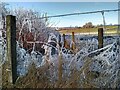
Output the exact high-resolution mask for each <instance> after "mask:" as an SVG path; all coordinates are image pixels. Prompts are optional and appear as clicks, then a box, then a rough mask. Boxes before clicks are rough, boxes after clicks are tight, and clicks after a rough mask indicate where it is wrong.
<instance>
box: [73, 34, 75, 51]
mask: <svg viewBox="0 0 120 90" xmlns="http://www.w3.org/2000/svg"><path fill="white" fill-rule="evenodd" d="M72 50H75V35H74V32H72Z"/></svg>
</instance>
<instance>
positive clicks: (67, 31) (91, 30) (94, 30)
mask: <svg viewBox="0 0 120 90" xmlns="http://www.w3.org/2000/svg"><path fill="white" fill-rule="evenodd" d="M98 28H100V27H95V28H76V29H61V30H58V31H59V32H60V33H61V34H71V33H72V32H74V33H75V34H96V35H97V33H98ZM114 28H116V29H114ZM117 28H118V27H117V26H106V29H110V30H106V31H105V34H117V33H118V31H117ZM119 33H120V32H119Z"/></svg>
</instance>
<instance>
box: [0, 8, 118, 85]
mask: <svg viewBox="0 0 120 90" xmlns="http://www.w3.org/2000/svg"><path fill="white" fill-rule="evenodd" d="M14 12H15V13H12V12H11V13H12V14H14V15H16V17H17V22H16V25H17V30H19V35H20V34H21V33H22V32H26V31H29V32H34V33H39V34H41V33H42V34H41V35H43V37H44V40H43V41H41V42H44V44H43V45H42V47H43V48H44V49H45V54H44V55H42V54H41V53H40V52H38V51H35V50H34V46H33V49H32V52H31V53H29V52H28V51H26V50H25V49H24V48H23V47H21V46H20V45H21V44H22V43H21V42H20V40H19V39H18V40H19V41H16V42H17V48H16V50H17V63H18V64H17V73H18V75H19V76H20V77H22V76H25V75H26V74H27V73H28V70H29V66H30V65H31V64H32V63H34V64H35V66H36V68H38V67H42V66H44V65H45V64H46V63H48V64H49V65H52V67H53V69H51V68H50V72H52V73H51V75H52V78H51V80H53V81H54V79H57V77H58V71H57V69H56V68H58V64H59V58H60V57H61V58H62V62H63V64H62V68H63V77H64V76H66V77H68V78H69V76H70V74H71V70H73V69H75V68H76V69H77V70H78V71H81V70H82V71H81V73H80V77H81V80H80V81H81V82H82V80H84V79H86V78H87V73H85V69H84V70H83V67H85V66H86V64H87V66H86V67H85V68H86V69H88V71H89V72H96V73H97V74H98V75H97V76H96V77H95V78H93V79H92V80H89V81H90V82H91V83H95V85H96V86H97V87H105V86H107V87H120V83H118V82H120V53H119V52H120V50H119V48H120V44H119V40H118V37H111V38H105V39H104V47H103V48H101V49H98V40H97V38H94V37H92V38H87V37H86V38H81V37H79V36H76V46H77V50H76V52H75V54H74V53H72V52H71V51H70V50H68V49H66V48H64V47H63V40H62V39H61V41H60V42H61V43H62V46H61V47H60V46H59V44H58V41H59V37H58V35H59V33H58V32H55V31H54V30H51V29H50V28H48V27H47V26H46V24H45V23H47V22H45V21H44V20H43V21H42V20H40V19H39V20H36V19H32V18H38V16H37V15H34V13H33V12H32V11H27V10H24V9H22V10H18V11H17V10H16V11H14ZM0 21H2V20H0ZM0 24H1V25H0V26H2V24H3V23H0ZM3 30H5V29H3ZM34 35H35V34H34ZM5 42H6V41H5V39H4V37H2V31H0V51H2V52H0V62H1V63H0V66H1V65H2V64H4V63H5V61H6V59H5V58H6V43H5ZM50 42H54V43H56V47H55V46H53V45H52V44H50Z"/></svg>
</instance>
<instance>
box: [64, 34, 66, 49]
mask: <svg viewBox="0 0 120 90" xmlns="http://www.w3.org/2000/svg"><path fill="white" fill-rule="evenodd" d="M63 42H64V45H63V46H64V47H65V44H66V42H65V34H63Z"/></svg>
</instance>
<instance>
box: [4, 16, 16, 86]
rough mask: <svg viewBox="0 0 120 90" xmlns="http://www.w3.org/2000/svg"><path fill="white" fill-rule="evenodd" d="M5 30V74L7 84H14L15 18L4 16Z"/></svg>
mask: <svg viewBox="0 0 120 90" xmlns="http://www.w3.org/2000/svg"><path fill="white" fill-rule="evenodd" d="M6 28H7V33H6V34H7V63H8V65H7V70H8V71H7V73H8V82H10V83H12V84H15V82H16V79H17V58H16V17H15V16H12V15H8V16H6Z"/></svg>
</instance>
